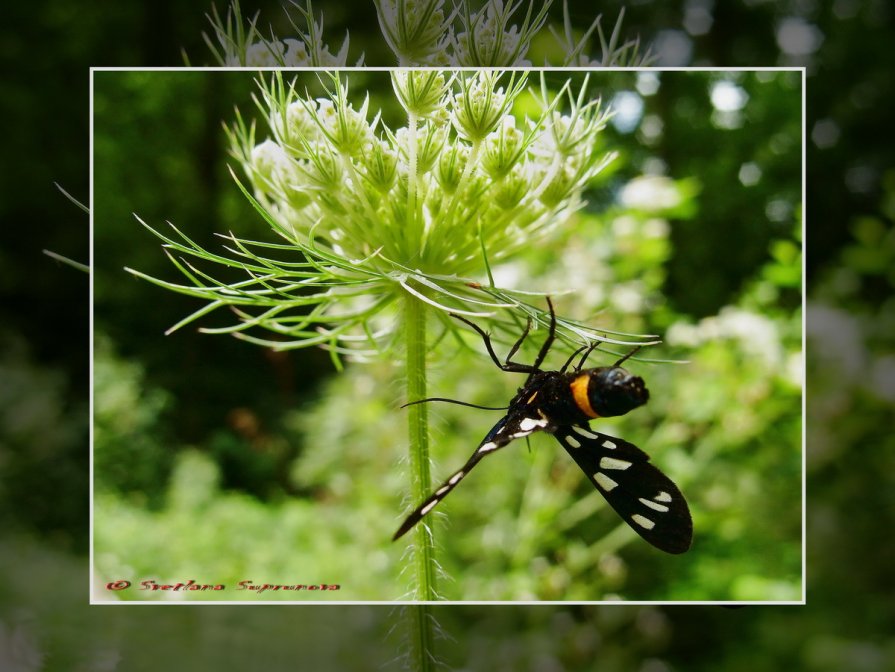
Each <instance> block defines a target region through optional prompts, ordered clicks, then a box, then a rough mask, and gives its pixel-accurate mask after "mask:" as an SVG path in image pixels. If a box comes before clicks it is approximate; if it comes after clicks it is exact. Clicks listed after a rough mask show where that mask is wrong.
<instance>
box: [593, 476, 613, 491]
mask: <svg viewBox="0 0 895 672" xmlns="http://www.w3.org/2000/svg"><path fill="white" fill-rule="evenodd" d="M594 480H595V481H596V482H597V485H599V486H600V487H601V488H603V489H604V490H605V491H606V492H609V491H610V490H612V488H614V487H616V486H617V485H618V483H616V482H615V481H613V480H612V479H611V478H609V477H608V476H607V475H606V474H604V473H603V472H602V471H598V472H597V473H595V474H594Z"/></svg>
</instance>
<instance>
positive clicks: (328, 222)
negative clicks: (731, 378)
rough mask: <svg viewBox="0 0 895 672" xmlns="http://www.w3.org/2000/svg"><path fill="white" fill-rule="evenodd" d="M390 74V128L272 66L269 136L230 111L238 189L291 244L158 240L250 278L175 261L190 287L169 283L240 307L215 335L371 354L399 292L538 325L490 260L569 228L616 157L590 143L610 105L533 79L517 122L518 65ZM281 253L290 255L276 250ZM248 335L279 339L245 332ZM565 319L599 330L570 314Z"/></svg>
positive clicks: (445, 307) (361, 107)
mask: <svg viewBox="0 0 895 672" xmlns="http://www.w3.org/2000/svg"><path fill="white" fill-rule="evenodd" d="M391 77H392V87H393V89H394V91H395V94H396V97H397V101H398V104H399V105H400V106H401V107H402V108H403V109H404V111H405V113H406V119H407V122H406V124H405V125H403V126H401V127H399V128H392V127H389V126H387V125H385V124H383V123H382V122H381V120H380V117H379V115H378V114H375V115H374V114H372V113H371V111H370V109H369V107H370V105H369V101H370V99H369V96H364V97H363V98H360V99H358V97H356V96H352V95H350V94H349V86H348V81H347V80H346V79H344V78H342V77H340V76H339V75H336V74H331V75H329V76H328V77H325V78H324V81H325V83H326V87H327V90H328V94H327V95H326V96H323V97H316V98H315V97H312V96H311V95H310V94H308V93H299V91H298V89H297V85H296V83H295V82H286V81H285V80H284V79H283V76H282V74H280V73H277V74H276V75H274V76H273V77H272V78H270V79H269V80H265V81H261V82H259V85H260V93H259V95H258V97H257V100H256V102H257V105H258V108H259V110H260V111H261V114H262V118H263V119H265V120H266V121H267V122H268V126H269V129H270V137H269V138H267V139H265V140H263V141H261V142H257V141H256V139H255V128H254V125H246V124H245V123H244V122H243V120H242V118H241V117H238V118H237V123H236V124H235V125H234V127H233V128H232V129H231V130H230V140H231V149H232V153H233V156H234V157H236V159H237V160H238V161H239V163H240V164H241V166H242V169H243V170H244V172H245V173H246V175H248V178H249V182H250V184H251V189H252V191H253V193H249V190H248V189H246V188H245V187H243V189H244V192H245V194H246V196H247V197H248V198H249V199H250V200H251V201H252V202H253V203H254V204H255V206H256V208H257V209H258V211H259V212H260V213H261V214H262V215H263V216H264V218H265V219H266V221H267V222H268V224H269V225H270V226H271V227H272V228H273V230H274V231H276V232H277V233H278V234H279V235H280V236H281V237H282V238H283V239H284V242H283V243H280V244H273V243H254V242H250V241H244V240H241V239H238V238H236V237H234V236H230V237H228V240H229V242H230V246H229V249H230V252H231V253H232V254H233V255H235V256H234V257H233V258H225V257H219V256H217V255H211V254H210V253H206V252H205V251H204V250H202V251H200V250H198V249H197V248H196V247H195V246H190V245H189V244H186V245H184V244H183V243H182V242H178V241H175V240H172V239H167V238H166V239H165V240H166V242H168V244H169V247H174V248H175V249H177V250H180V251H181V252H186V253H187V254H190V255H192V256H198V257H203V258H205V259H210V260H213V261H215V262H217V263H225V264H227V265H230V266H236V267H241V268H243V269H244V271H245V272H246V273H247V275H248V279H247V280H245V281H244V282H242V283H237V284H236V285H224V284H223V283H219V282H216V281H213V280H211V279H210V276H208V275H205V274H204V273H202V274H200V273H199V272H198V271H195V270H194V269H193V267H192V266H181V268H182V270H184V272H185V273H187V274H188V275H189V276H190V277H191V278H192V279H193V280H194V284H195V285H196V286H194V287H189V288H183V287H179V286H173V285H171V284H170V283H167V285H166V286H169V287H176V288H179V289H180V291H189V292H190V293H193V294H196V295H199V296H204V297H206V298H208V299H210V300H211V301H213V302H214V305H215V306H216V305H231V306H233V307H234V308H235V310H236V314H237V315H238V317H239V322H238V323H237V324H236V325H234V326H232V327H227V328H224V329H218V330H214V331H229V332H232V333H234V334H236V335H238V336H240V337H242V338H246V339H249V340H253V341H255V342H260V343H264V344H265V345H270V346H272V347H276V348H279V349H284V348H291V347H303V346H308V345H316V344H324V345H325V346H326V347H328V348H330V349H331V350H332V351H333V352H335V353H351V354H352V355H354V356H361V357H362V356H364V355H370V356H371V355H372V354H374V353H377V352H380V351H382V350H383V349H385V348H387V347H388V346H389V345H390V344H391V340H392V337H393V335H394V323H395V322H394V319H393V318H394V315H393V314H392V312H390V310H389V307H390V306H392V305H394V304H395V299H397V298H399V297H403V296H406V295H407V294H411V295H413V296H415V297H417V298H419V299H420V300H422V301H424V302H426V303H427V304H429V305H430V306H432V307H434V308H438V309H439V310H441V311H444V312H441V313H440V314H441V316H442V318H443V320H442V321H443V323H444V324H449V323H451V321H450V320H449V319H447V318H445V317H444V315H445V313H447V312H455V313H462V314H467V315H493V314H494V312H495V310H496V309H497V308H515V309H517V310H520V311H522V312H524V313H526V314H528V315H529V316H531V317H533V318H534V319H535V320H537V321H541V322H545V321H546V317H545V315H544V314H543V306H540V307H538V308H534V307H532V306H529V305H527V304H524V303H523V302H522V301H521V300H520V299H519V298H518V295H517V294H513V293H512V292H511V291H509V290H504V289H500V288H498V287H496V286H495V284H494V282H493V277H492V272H491V266H492V264H496V263H499V262H501V261H504V260H508V259H510V258H511V257H513V256H514V255H516V254H517V253H518V252H520V251H522V250H524V249H526V248H529V247H530V246H531V245H533V244H535V243H536V242H537V241H538V240H540V239H542V238H544V237H545V236H546V235H547V234H548V233H549V232H550V231H551V230H553V229H554V228H555V227H557V226H558V225H560V224H561V223H563V222H564V221H565V220H566V219H567V218H568V216H569V214H570V213H572V212H573V211H574V210H576V209H577V208H579V207H580V206H581V205H582V203H583V201H582V197H581V194H582V191H583V189H584V187H585V186H586V184H587V183H588V181H589V180H590V179H591V178H592V177H593V176H594V175H596V174H597V173H598V172H599V171H600V170H602V168H603V167H604V166H605V165H606V164H607V162H608V161H609V160H611V159H612V154H610V153H606V152H604V151H601V150H599V149H597V142H596V139H597V136H598V134H599V133H600V131H601V130H602V129H603V128H604V126H605V123H606V118H607V114H606V112H605V111H602V110H601V106H600V103H599V101H598V100H588V99H587V96H586V93H585V91H586V84H587V81H586V79H585V81H584V85H583V86H582V89H581V91H580V92H579V94H578V95H577V96H573V95H572V93H571V90H570V84H568V83H567V84H566V85H565V86H563V87H562V89H561V91H560V92H559V94H557V95H552V94H550V93H549V92H548V90H547V87H546V84H545V82H544V81H543V79H542V81H541V95H540V97H538V100H539V102H540V104H541V111H540V113H539V114H538V115H537V116H536V118H533V119H532V118H525V119H520V118H518V117H516V116H515V115H514V114H513V107H514V103H515V101H516V99H517V98H518V97H519V95H520V94H521V93H522V92H523V91H524V90H525V87H526V79H525V77H524V76H520V75H519V74H518V73H512V74H505V73H500V72H496V71H487V70H486V71H479V72H476V73H474V74H470V73H465V72H460V73H457V74H456V75H452V74H451V73H444V72H435V71H426V72H407V71H398V72H395V73H392V75H391ZM564 100H565V105H563V106H565V107H567V108H568V109H566V110H564V111H561V110H560V107H561V103H563V101H564ZM240 186H242V185H240ZM289 252H292V253H293V256H295V257H297V258H292V259H286V258H284V256H283V255H288V253H289ZM274 256H276V258H272V257H274ZM200 312H203V313H204V312H207V310H205V309H203V311H200ZM189 319H192V318H188V320H189ZM188 320H187V321H188ZM178 326H179V325H178ZM506 326H507V329H508V330H511V331H515V327H514V326H512V322H510V321H507V325H506ZM257 328H262V329H266V330H268V331H270V332H274V333H275V334H278V335H279V339H280V340H267V339H261V338H258V337H256V336H249V335H248V333H247V332H249V331H250V330H255V329H257ZM560 328H561V330H564V331H565V333H566V335H567V336H568V333H569V332H574V333H576V334H577V335H578V336H579V337H580V336H585V337H587V336H590V337H592V338H593V337H595V336H594V335H593V334H587V333H586V332H585V331H583V330H582V328H581V327H580V326H579V325H574V324H572V323H569V322H565V321H561V323H560Z"/></svg>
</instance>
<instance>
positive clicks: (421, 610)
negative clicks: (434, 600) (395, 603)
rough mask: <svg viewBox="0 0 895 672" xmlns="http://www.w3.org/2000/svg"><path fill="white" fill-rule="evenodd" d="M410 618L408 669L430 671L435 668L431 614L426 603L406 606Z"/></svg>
mask: <svg viewBox="0 0 895 672" xmlns="http://www.w3.org/2000/svg"><path fill="white" fill-rule="evenodd" d="M407 616H408V617H409V619H410V626H411V630H410V633H411V634H410V661H409V662H410V666H409V667H410V669H411V670H414V672H430V671H431V670H434V669H435V656H434V649H433V627H432V614H431V613H430V612H429V605H428V604H411V605H408V606H407Z"/></svg>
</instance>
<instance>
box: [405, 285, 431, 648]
mask: <svg viewBox="0 0 895 672" xmlns="http://www.w3.org/2000/svg"><path fill="white" fill-rule="evenodd" d="M425 311H426V307H425V305H424V304H423V303H422V302H421V301H420V300H419V299H417V298H416V297H414V296H412V295H411V294H407V295H406V299H405V311H404V312H405V314H404V320H405V329H406V332H405V333H406V346H407V361H406V367H407V400H408V401H417V400H419V399H425V398H426V312H425ZM407 422H408V430H409V438H410V481H411V495H412V497H413V502H421V501H423V500H424V499H425V498H426V497H428V496H429V491H430V490H431V488H432V483H431V480H432V479H431V475H430V473H429V411H428V408H427V407H426V404H415V405H413V406H410V408H409V410H408V415H407ZM413 535H414V537H413V539H414V543H413V558H412V562H413V567H414V578H415V580H416V586H415V593H414V599H416V600H421V601H429V600H434V599H436V597H437V595H436V590H435V541H434V538H433V536H432V530H431V529H430V528H429V526H428V525H427V524H426V522H425V521H422V522H420V523H419V524H418V525H417V526H416V528H415V529H414V530H413ZM420 620H421V622H423V621H425V622H426V623H427V622H428V619H420ZM428 634H429V635H431V632H429V633H428Z"/></svg>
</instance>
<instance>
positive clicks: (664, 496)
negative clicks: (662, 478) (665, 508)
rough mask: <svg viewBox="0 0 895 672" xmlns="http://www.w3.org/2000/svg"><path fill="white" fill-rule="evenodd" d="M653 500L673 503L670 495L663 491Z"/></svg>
mask: <svg viewBox="0 0 895 672" xmlns="http://www.w3.org/2000/svg"><path fill="white" fill-rule="evenodd" d="M653 499H655V500H656V501H657V502H670V501H671V495H669V494H668V493H667V492H665V491H664V490H663V491H662V492H660V493H659V494H658V495H656V496H655V497H653Z"/></svg>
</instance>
